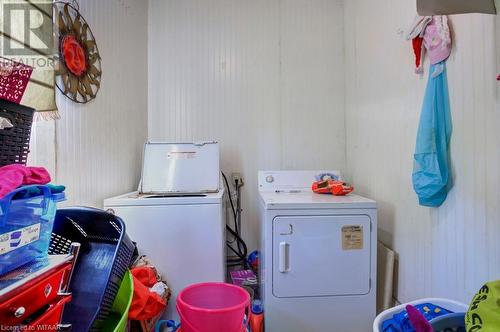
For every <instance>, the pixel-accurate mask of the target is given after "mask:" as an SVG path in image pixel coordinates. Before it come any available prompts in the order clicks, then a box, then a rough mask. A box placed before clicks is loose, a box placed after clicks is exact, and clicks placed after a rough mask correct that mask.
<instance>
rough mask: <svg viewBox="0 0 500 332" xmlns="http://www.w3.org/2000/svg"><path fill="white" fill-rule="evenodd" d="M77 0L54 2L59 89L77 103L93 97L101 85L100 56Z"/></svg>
mask: <svg viewBox="0 0 500 332" xmlns="http://www.w3.org/2000/svg"><path fill="white" fill-rule="evenodd" d="M78 9H79V8H78V5H77V4H76V2H73V4H69V3H67V2H61V1H56V2H54V21H55V29H54V30H55V31H54V32H55V34H56V37H57V39H58V42H59V61H58V63H57V67H56V85H57V88H58V89H59V90H60V91H61V92H62V93H63V94H64V95H65V96H66V97H68V98H69V99H71V100H73V101H74V102H77V103H87V102H89V101H91V100H92V99H94V98H95V97H96V95H97V92H98V91H99V88H100V86H101V75H102V71H101V56H100V55H99V49H98V48H97V43H96V41H95V38H94V34H93V33H92V30H91V29H90V27H89V25H88V24H87V21H85V19H84V18H83V17H82V15H80V12H79V10H78Z"/></svg>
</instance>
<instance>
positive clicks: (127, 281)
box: [102, 271, 134, 332]
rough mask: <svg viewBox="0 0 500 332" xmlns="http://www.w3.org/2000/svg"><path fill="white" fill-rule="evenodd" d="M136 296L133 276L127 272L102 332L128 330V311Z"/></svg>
mask: <svg viewBox="0 0 500 332" xmlns="http://www.w3.org/2000/svg"><path fill="white" fill-rule="evenodd" d="M133 295H134V282H133V280H132V274H131V273H130V271H127V272H126V273H125V275H124V276H123V280H122V282H121V284H120V288H119V289H118V294H116V297H115V301H114V302H113V306H112V307H111V313H110V314H109V316H108V318H107V319H106V322H105V323H104V327H103V330H102V331H105V332H124V331H125V329H126V328H127V320H128V311H129V309H130V304H131V303H132V296H133Z"/></svg>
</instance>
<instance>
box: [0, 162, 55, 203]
mask: <svg viewBox="0 0 500 332" xmlns="http://www.w3.org/2000/svg"><path fill="white" fill-rule="evenodd" d="M50 181H51V177H50V174H49V172H47V170H46V169H45V168H43V167H28V166H24V165H21V164H12V165H7V166H3V167H0V199H2V198H4V197H5V196H6V195H8V194H9V193H11V192H12V191H14V190H16V189H17V188H19V187H21V186H27V185H36V184H38V185H45V184H48V183H49V182H50ZM49 188H50V190H51V193H53V194H56V193H60V192H63V191H64V190H65V187H64V186H56V185H49ZM20 194H21V195H28V196H36V195H39V194H40V190H39V189H37V188H34V187H29V188H27V189H26V191H25V192H22V193H20Z"/></svg>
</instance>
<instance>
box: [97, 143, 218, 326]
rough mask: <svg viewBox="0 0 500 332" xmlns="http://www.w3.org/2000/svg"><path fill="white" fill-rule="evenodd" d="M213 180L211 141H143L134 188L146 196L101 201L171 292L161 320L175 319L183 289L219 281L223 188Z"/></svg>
mask: <svg viewBox="0 0 500 332" xmlns="http://www.w3.org/2000/svg"><path fill="white" fill-rule="evenodd" d="M218 180H219V150H218V145H216V143H215V142H208V143H194V144H189V143H183V144H178V143H175V144H169V143H147V144H146V146H145V152H144V161H143V171H142V182H141V185H140V188H142V189H144V188H148V189H147V191H149V193H140V192H139V191H137V192H132V193H127V194H124V195H120V196H117V197H113V198H108V199H106V200H104V208H105V209H106V210H109V211H110V212H112V213H114V214H116V215H117V216H119V217H121V218H122V219H123V221H124V223H125V226H126V231H127V234H128V235H129V236H130V238H131V239H132V240H133V241H135V242H137V246H138V249H139V253H140V254H141V255H147V256H148V258H149V259H150V260H151V262H152V263H153V264H154V265H155V266H156V268H157V269H158V271H159V272H160V274H161V275H162V276H163V277H164V278H165V280H166V281H167V283H168V286H169V287H170V288H171V291H172V297H171V299H170V302H169V305H168V308H167V311H166V313H165V314H164V315H163V318H165V319H167V318H168V319H175V320H176V321H178V320H179V316H178V314H177V311H176V309H175V304H176V302H175V300H176V297H177V294H178V293H179V292H180V291H181V290H182V289H183V288H185V287H187V286H188V285H191V284H194V283H199V282H209V281H218V282H223V281H224V280H225V266H226V264H225V225H226V221H225V210H224V206H225V205H224V189H223V188H222V187H221V188H219V184H220V183H219V181H218ZM214 188H215V190H214ZM214 191H215V192H214Z"/></svg>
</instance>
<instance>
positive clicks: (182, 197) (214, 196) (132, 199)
mask: <svg viewBox="0 0 500 332" xmlns="http://www.w3.org/2000/svg"><path fill="white" fill-rule="evenodd" d="M223 197H224V189H223V188H221V189H220V190H219V191H218V192H216V193H204V194H179V195H174V194H171V195H157V194H141V193H139V192H138V191H134V192H131V193H127V194H123V195H120V196H116V197H111V198H107V199H105V200H104V206H105V207H106V208H108V207H113V206H155V205H156V206H158V205H202V204H222V202H223Z"/></svg>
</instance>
